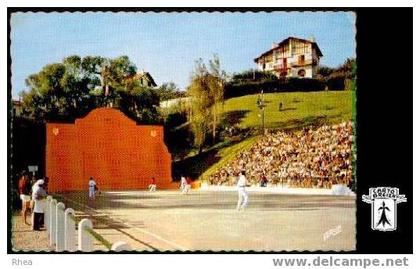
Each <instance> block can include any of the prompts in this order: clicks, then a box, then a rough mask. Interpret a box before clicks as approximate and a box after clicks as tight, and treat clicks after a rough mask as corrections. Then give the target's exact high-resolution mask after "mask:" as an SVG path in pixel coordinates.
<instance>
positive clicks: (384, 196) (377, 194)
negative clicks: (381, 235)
mask: <svg viewBox="0 0 420 269" xmlns="http://www.w3.org/2000/svg"><path fill="white" fill-rule="evenodd" d="M362 200H363V202H365V203H369V204H371V214H372V217H371V228H372V229H373V230H378V231H383V232H389V231H395V230H396V229H397V204H399V203H402V202H407V198H406V197H405V195H403V194H399V189H398V188H391V187H377V188H370V189H369V195H363V196H362Z"/></svg>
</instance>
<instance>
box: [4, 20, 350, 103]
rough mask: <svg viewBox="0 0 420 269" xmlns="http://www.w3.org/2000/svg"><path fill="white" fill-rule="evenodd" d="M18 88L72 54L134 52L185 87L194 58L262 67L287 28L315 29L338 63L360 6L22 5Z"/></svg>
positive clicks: (15, 58) (293, 32) (15, 27)
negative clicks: (168, 8)
mask: <svg viewBox="0 0 420 269" xmlns="http://www.w3.org/2000/svg"><path fill="white" fill-rule="evenodd" d="M11 29H12V32H11V57H12V95H13V97H14V98H16V97H17V96H18V92H19V91H21V90H24V89H26V86H25V78H26V77H27V76H28V75H30V74H33V73H37V72H38V71H40V70H41V68H42V67H43V66H44V65H46V64H50V63H54V62H61V60H62V59H63V58H65V57H66V56H69V55H74V54H77V55H80V56H86V55H100V56H105V57H116V56H120V55H128V56H129V57H130V59H131V60H132V61H133V62H134V63H135V64H136V66H137V68H138V69H139V70H142V69H143V70H145V71H148V72H150V73H151V74H152V76H153V77H154V79H155V80H156V82H157V83H158V84H161V83H163V82H169V81H173V82H175V83H176V84H177V85H178V86H179V87H180V88H185V87H186V86H187V85H188V83H189V80H190V75H191V72H192V70H193V68H194V62H195V60H196V59H198V58H203V59H204V60H205V61H207V60H208V59H210V58H211V57H212V55H213V54H214V53H216V54H218V55H219V58H220V61H221V64H222V68H223V69H224V70H225V71H227V72H228V73H234V72H240V71H243V70H247V69H250V68H255V67H256V66H255V64H254V62H253V59H254V58H255V57H257V56H258V55H260V54H261V53H262V52H264V51H266V50H268V49H270V47H271V44H272V43H273V42H280V41H281V40H283V39H284V38H287V37H288V36H295V37H300V38H306V39H307V38H310V37H311V36H313V37H315V40H316V42H317V43H318V45H319V47H320V49H321V51H322V52H323V54H324V57H323V58H322V59H321V64H323V65H328V66H331V67H335V66H337V65H339V64H341V63H343V62H344V60H345V59H346V58H348V57H355V49H356V48H355V47H356V42H355V14H354V13H351V12H273V13H250V12H248V13H220V12H215V13H185V12H184V13H152V12H147V13H134V12H133V13H110V12H108V13H99V12H97V13H94V12H88V13H15V14H13V15H12V19H11Z"/></svg>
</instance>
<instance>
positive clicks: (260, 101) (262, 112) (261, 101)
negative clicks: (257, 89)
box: [257, 90, 265, 135]
mask: <svg viewBox="0 0 420 269" xmlns="http://www.w3.org/2000/svg"><path fill="white" fill-rule="evenodd" d="M257 107H258V108H259V109H260V115H261V125H262V133H263V135H265V104H264V90H261V94H260V95H259V96H258V100H257Z"/></svg>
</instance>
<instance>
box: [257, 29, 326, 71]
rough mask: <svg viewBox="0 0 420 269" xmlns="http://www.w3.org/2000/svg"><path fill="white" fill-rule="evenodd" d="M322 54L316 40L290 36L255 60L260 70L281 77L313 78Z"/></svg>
mask: <svg viewBox="0 0 420 269" xmlns="http://www.w3.org/2000/svg"><path fill="white" fill-rule="evenodd" d="M322 56H323V55H322V52H321V50H320V49H319V47H318V44H317V43H316V42H315V41H313V40H306V39H301V38H296V37H288V38H286V39H284V40H283V41H281V42H280V43H274V44H273V46H272V47H271V49H270V50H268V51H266V52H264V53H263V54H261V55H260V56H258V57H257V58H255V59H254V61H255V63H256V64H257V65H258V69H259V70H261V71H270V72H273V73H274V74H275V75H276V76H277V77H279V78H280V77H305V78H313V77H314V76H315V74H316V73H317V69H318V66H319V61H320V59H321V57H322Z"/></svg>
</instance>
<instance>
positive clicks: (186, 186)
mask: <svg viewBox="0 0 420 269" xmlns="http://www.w3.org/2000/svg"><path fill="white" fill-rule="evenodd" d="M190 189H191V185H190V184H185V185H184V186H183V187H182V194H188V192H189V191H190Z"/></svg>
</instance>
